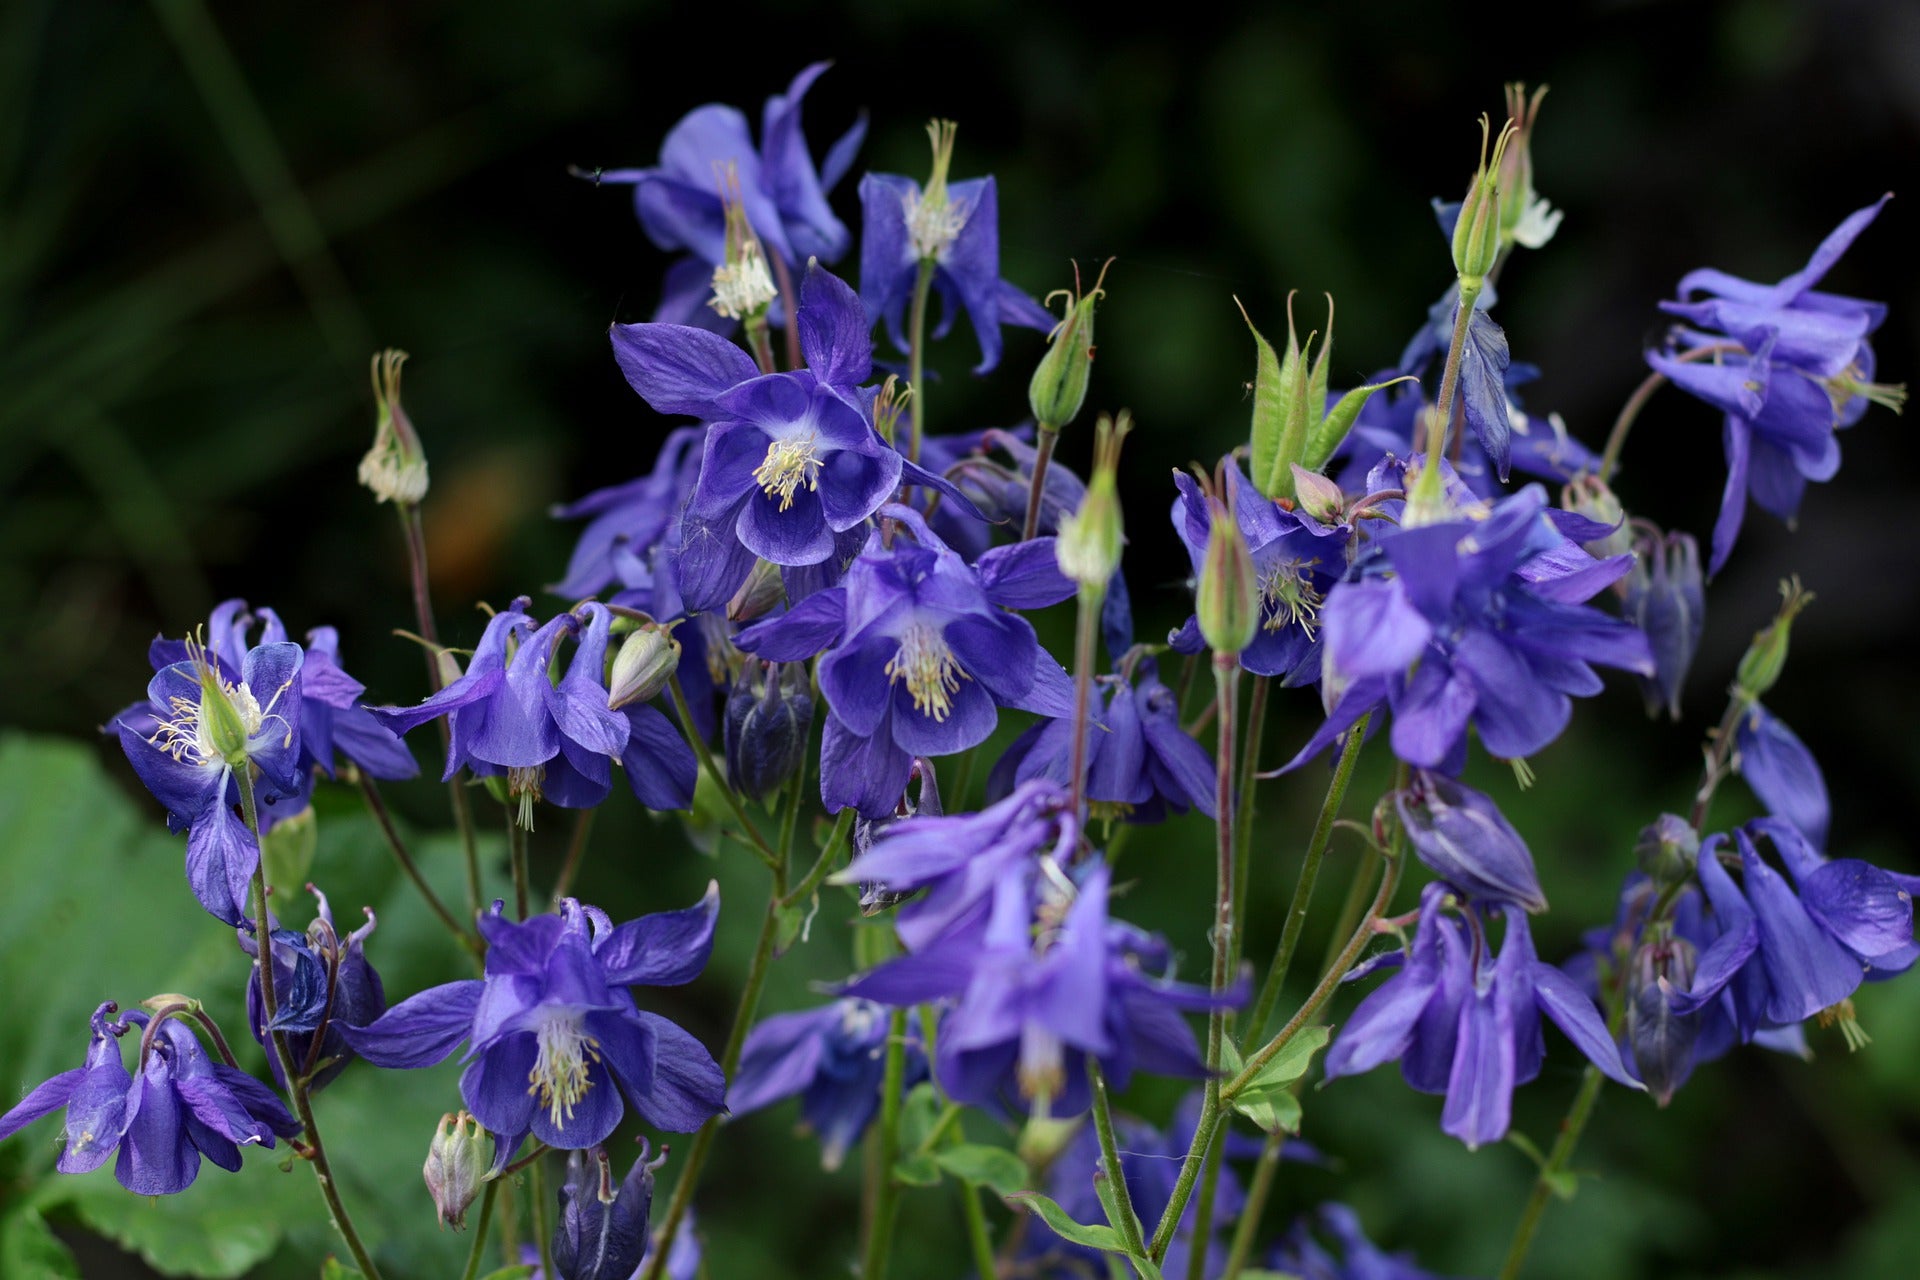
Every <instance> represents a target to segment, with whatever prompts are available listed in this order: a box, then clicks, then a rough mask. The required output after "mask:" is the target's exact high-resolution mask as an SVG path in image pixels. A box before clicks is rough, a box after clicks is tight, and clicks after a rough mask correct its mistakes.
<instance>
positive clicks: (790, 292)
mask: <svg viewBox="0 0 1920 1280" xmlns="http://www.w3.org/2000/svg"><path fill="white" fill-rule="evenodd" d="M767 260H768V261H769V262H771V263H772V264H773V279H774V283H775V286H776V287H777V288H778V289H779V290H780V305H781V306H782V307H783V308H784V309H785V310H786V313H787V368H789V369H798V368H799V367H800V366H801V365H802V364H803V363H804V361H802V360H801V358H800V324H799V321H798V320H796V319H795V317H796V316H798V315H799V312H800V295H799V294H797V293H795V292H794V288H793V272H792V271H790V270H788V269H787V260H786V259H785V258H783V257H781V256H780V255H779V254H777V253H769V254H768V255H767Z"/></svg>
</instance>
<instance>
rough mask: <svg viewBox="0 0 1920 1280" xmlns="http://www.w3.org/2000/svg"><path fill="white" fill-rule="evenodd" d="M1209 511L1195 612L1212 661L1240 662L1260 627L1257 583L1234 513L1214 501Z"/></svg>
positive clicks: (1245, 541)
mask: <svg viewBox="0 0 1920 1280" xmlns="http://www.w3.org/2000/svg"><path fill="white" fill-rule="evenodd" d="M1208 506H1209V507H1210V508H1211V525H1212V527H1211V528H1210V529H1209V530H1208V533H1207V555H1206V559H1205V560H1203V561H1202V562H1201V564H1200V581H1199V582H1198V583H1197V584H1196V586H1195V588H1194V602H1193V604H1194V608H1193V611H1194V615H1195V617H1197V618H1198V619H1199V621H1200V634H1201V635H1202V636H1203V637H1204V638H1205V639H1206V642H1207V647H1208V648H1210V649H1212V650H1213V652H1214V654H1215V655H1216V656H1218V655H1221V654H1232V655H1235V656H1238V655H1239V653H1240V651H1241V650H1243V649H1245V648H1246V647H1247V646H1248V645H1249V644H1252V643H1253V633H1254V630H1255V629H1256V628H1257V627H1258V626H1259V625H1260V578H1259V575H1258V574H1257V573H1255V572H1254V568H1253V555H1252V553H1251V552H1249V551H1248V550H1247V539H1246V536H1245V535H1244V534H1242V533H1241V532H1240V524H1239V522H1238V521H1237V520H1235V519H1234V517H1233V513H1232V512H1230V511H1228V510H1227V506H1226V504H1225V503H1223V502H1221V501H1220V500H1219V499H1218V498H1210V499H1208Z"/></svg>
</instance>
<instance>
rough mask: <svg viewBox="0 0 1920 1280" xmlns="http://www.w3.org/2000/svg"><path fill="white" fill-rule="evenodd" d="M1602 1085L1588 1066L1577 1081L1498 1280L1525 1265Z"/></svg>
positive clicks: (1504, 1279) (1513, 1274)
mask: <svg viewBox="0 0 1920 1280" xmlns="http://www.w3.org/2000/svg"><path fill="white" fill-rule="evenodd" d="M1605 1083H1606V1077H1604V1076H1602V1075H1601V1074H1600V1068H1598V1067H1596V1066H1593V1065H1592V1064H1588V1066H1587V1069H1586V1072H1585V1074H1584V1075H1583V1076H1582V1077H1581V1079H1580V1092H1579V1093H1577V1094H1575V1095H1574V1098H1573V1106H1572V1107H1570V1108H1569V1109H1568V1110H1567V1118H1566V1119H1564V1120H1562V1121H1561V1122H1560V1136H1559V1137H1557V1138H1555V1139H1554V1141H1553V1150H1551V1151H1549V1152H1548V1153H1547V1159H1546V1162H1545V1163H1544V1164H1542V1165H1541V1166H1540V1176H1539V1177H1537V1178H1535V1179H1534V1182H1533V1190H1532V1192H1531V1193H1529V1194H1528V1196H1527V1207H1526V1209H1525V1210H1524V1211H1523V1212H1522V1213H1521V1215H1520V1225H1519V1226H1518V1227H1516V1228H1515V1229H1514V1233H1513V1243H1512V1244H1510V1245H1508V1246H1507V1260H1506V1261H1505V1262H1504V1263H1502V1264H1501V1265H1500V1277H1499V1280H1515V1277H1517V1276H1518V1275H1519V1274H1520V1268H1521V1267H1523V1266H1525V1265H1526V1262H1527V1251H1528V1250H1529V1249H1531V1248H1532V1247H1533V1236H1534V1233H1535V1232H1536V1231H1538V1230H1539V1229H1540V1219H1541V1217H1542V1215H1544V1214H1545V1213H1546V1211H1547V1202H1548V1201H1549V1200H1551V1199H1552V1198H1553V1195H1554V1183H1555V1182H1556V1181H1557V1179H1558V1177H1559V1175H1560V1174H1562V1173H1564V1172H1565V1171H1566V1167H1567V1162H1568V1161H1570V1160H1572V1159H1573V1150H1574V1148H1575V1147H1577V1146H1579V1145H1580V1133H1581V1131H1582V1130H1584V1129H1585V1128H1586V1127H1587V1120H1588V1119H1589V1118H1590V1117H1591V1116H1592V1115H1593V1104H1594V1103H1595V1102H1596V1101H1597V1100H1598V1099H1599V1097H1600V1086H1601V1085H1603V1084H1605Z"/></svg>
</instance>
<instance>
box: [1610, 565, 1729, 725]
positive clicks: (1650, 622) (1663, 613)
mask: <svg viewBox="0 0 1920 1280" xmlns="http://www.w3.org/2000/svg"><path fill="white" fill-rule="evenodd" d="M1622 586H1623V587H1624V588H1625V592H1626V595H1625V598H1624V600H1623V602H1622V604H1621V608H1620V612H1621V615H1622V616H1623V617H1625V618H1626V620H1627V621H1629V622H1631V623H1633V625H1634V626H1636V627H1639V628H1640V630H1642V631H1644V632H1645V633H1646V636H1647V644H1648V646H1649V647H1650V648H1651V649H1652V651H1653V666H1654V673H1653V675H1651V676H1640V677H1639V681H1640V691H1641V693H1642V694H1643V695H1644V696H1645V698H1646V700H1647V714H1648V715H1658V714H1659V712H1660V711H1661V709H1662V708H1665V710H1666V711H1667V714H1669V715H1670V716H1672V717H1673V718H1674V719H1675V720H1678V719H1679V718H1680V690H1681V688H1682V687H1683V686H1684V685H1685V684H1686V680H1687V671H1688V669H1689V668H1691V667H1692V666H1693V655H1694V653H1695V652H1696V651H1697V650H1698V649H1699V647H1700V633H1701V632H1702V631H1703V630H1705V628H1706V625H1707V592H1706V583H1705V582H1704V581H1703V580H1702V578H1701V576H1700V545H1699V544H1698V543H1697V542H1695V541H1694V540H1693V535H1692V534H1688V533H1670V534H1668V535H1666V536H1665V537H1664V538H1663V537H1661V536H1660V531H1659V530H1658V529H1655V530H1653V531H1652V532H1651V533H1649V534H1644V535H1643V536H1642V537H1640V538H1639V539H1638V540H1637V541H1636V542H1635V544H1634V566H1633V572H1632V573H1630V574H1628V575H1627V578H1626V581H1625V582H1624V583H1623V584H1622Z"/></svg>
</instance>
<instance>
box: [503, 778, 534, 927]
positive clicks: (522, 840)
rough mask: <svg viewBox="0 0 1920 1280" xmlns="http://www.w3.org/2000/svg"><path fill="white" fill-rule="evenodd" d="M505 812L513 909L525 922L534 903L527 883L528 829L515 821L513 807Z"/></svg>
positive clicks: (509, 807)
mask: <svg viewBox="0 0 1920 1280" xmlns="http://www.w3.org/2000/svg"><path fill="white" fill-rule="evenodd" d="M504 812H505V813H506V815H507V855H508V858H509V860H510V861H511V862H512V864H513V909H514V911H515V912H516V913H517V914H518V917H519V918H520V919H522V920H525V919H526V918H527V913H528V911H529V910H530V909H531V904H532V901H533V894H532V893H531V892H530V891H529V887H528V883H527V829H526V828H525V827H523V826H521V825H520V824H519V822H517V821H516V820H515V816H516V815H515V814H514V811H513V806H512V805H508V806H506V808H505V809H504Z"/></svg>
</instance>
